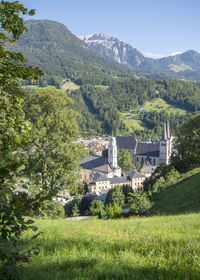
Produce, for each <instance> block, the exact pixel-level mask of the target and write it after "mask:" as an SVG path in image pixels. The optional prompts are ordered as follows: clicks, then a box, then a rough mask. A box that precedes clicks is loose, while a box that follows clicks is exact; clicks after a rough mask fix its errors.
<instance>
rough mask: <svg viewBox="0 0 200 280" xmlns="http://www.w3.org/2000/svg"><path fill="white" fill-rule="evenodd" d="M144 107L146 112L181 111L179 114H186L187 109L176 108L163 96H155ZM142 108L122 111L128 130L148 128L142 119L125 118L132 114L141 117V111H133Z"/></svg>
mask: <svg viewBox="0 0 200 280" xmlns="http://www.w3.org/2000/svg"><path fill="white" fill-rule="evenodd" d="M142 108H144V110H145V111H146V112H150V111H156V112H161V111H166V112H167V113H168V114H170V113H177V112H178V113H179V114H186V111H185V110H183V109H180V108H176V107H174V106H172V105H170V104H168V103H167V102H166V101H164V100H163V99H162V98H154V99H152V100H151V101H147V102H146V103H145V104H144V105H143V106H142ZM139 109H140V108H133V109H131V110H129V111H126V112H121V113H120V115H121V118H122V119H123V122H124V124H125V126H126V128H128V130H129V131H130V132H133V131H134V130H144V129H145V128H147V127H146V126H145V124H144V123H143V122H142V120H140V119H133V120H132V119H131V120H127V119H125V117H127V116H128V115H130V114H131V115H132V116H133V117H136V118H139V117H140V112H138V113H132V111H133V110H134V111H136V110H139Z"/></svg>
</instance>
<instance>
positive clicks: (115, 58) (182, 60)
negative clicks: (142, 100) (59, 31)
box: [79, 33, 200, 80]
mask: <svg viewBox="0 0 200 280" xmlns="http://www.w3.org/2000/svg"><path fill="white" fill-rule="evenodd" d="M79 38H80V39H81V40H83V41H84V42H85V43H86V44H87V45H89V46H90V47H91V48H92V49H93V50H95V51H96V53H98V54H100V55H101V56H103V57H105V58H106V59H108V60H110V61H112V62H117V63H120V64H122V65H125V66H127V67H129V68H130V69H132V70H134V71H136V72H138V73H139V72H144V73H147V72H149V73H152V72H160V73H162V72H164V73H169V74H174V75H175V76H180V77H182V78H186V79H194V80H199V79H200V54H199V53H198V52H196V51H194V50H188V51H186V52H184V53H181V54H177V55H173V56H169V57H163V58H160V59H152V58H149V57H145V56H144V55H143V54H142V53H141V52H140V51H138V50H137V49H136V48H134V47H132V46H131V45H130V44H127V43H125V42H122V41H120V40H119V39H117V38H115V37H113V36H110V35H107V34H104V33H97V34H93V35H86V36H79Z"/></svg>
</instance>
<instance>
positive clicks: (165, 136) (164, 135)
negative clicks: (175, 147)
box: [163, 123, 167, 140]
mask: <svg viewBox="0 0 200 280" xmlns="http://www.w3.org/2000/svg"><path fill="white" fill-rule="evenodd" d="M163 140H167V127H166V123H164V126H163Z"/></svg>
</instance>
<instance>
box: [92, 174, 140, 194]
mask: <svg viewBox="0 0 200 280" xmlns="http://www.w3.org/2000/svg"><path fill="white" fill-rule="evenodd" d="M144 180H145V176H144V175H143V174H141V173H139V172H137V171H135V170H132V171H128V172H126V173H125V176H123V177H117V176H116V177H113V178H108V177H105V176H102V175H100V174H98V173H96V174H92V175H91V178H90V184H89V187H88V188H89V192H90V193H92V194H97V195H102V194H104V193H107V192H108V191H109V190H110V189H113V188H114V187H116V186H130V187H132V189H133V190H138V189H142V188H143V182H144Z"/></svg>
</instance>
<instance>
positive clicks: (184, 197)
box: [151, 168, 200, 215]
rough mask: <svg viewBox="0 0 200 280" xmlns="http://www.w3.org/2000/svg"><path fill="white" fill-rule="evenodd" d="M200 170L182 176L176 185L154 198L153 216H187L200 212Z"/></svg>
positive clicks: (170, 186)
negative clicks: (187, 214)
mask: <svg viewBox="0 0 200 280" xmlns="http://www.w3.org/2000/svg"><path fill="white" fill-rule="evenodd" d="M199 172H200V168H198V169H194V170H192V171H189V172H187V173H184V174H181V175H180V177H179V178H178V180H177V181H176V184H174V183H173V184H171V185H169V186H168V187H167V188H166V189H165V190H164V191H162V192H160V193H159V194H157V195H156V196H154V197H153V198H154V206H153V208H152V209H151V214H166V215H171V214H184V213H185V214H186V213H191V212H198V213H199V211H200V173H199Z"/></svg>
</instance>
